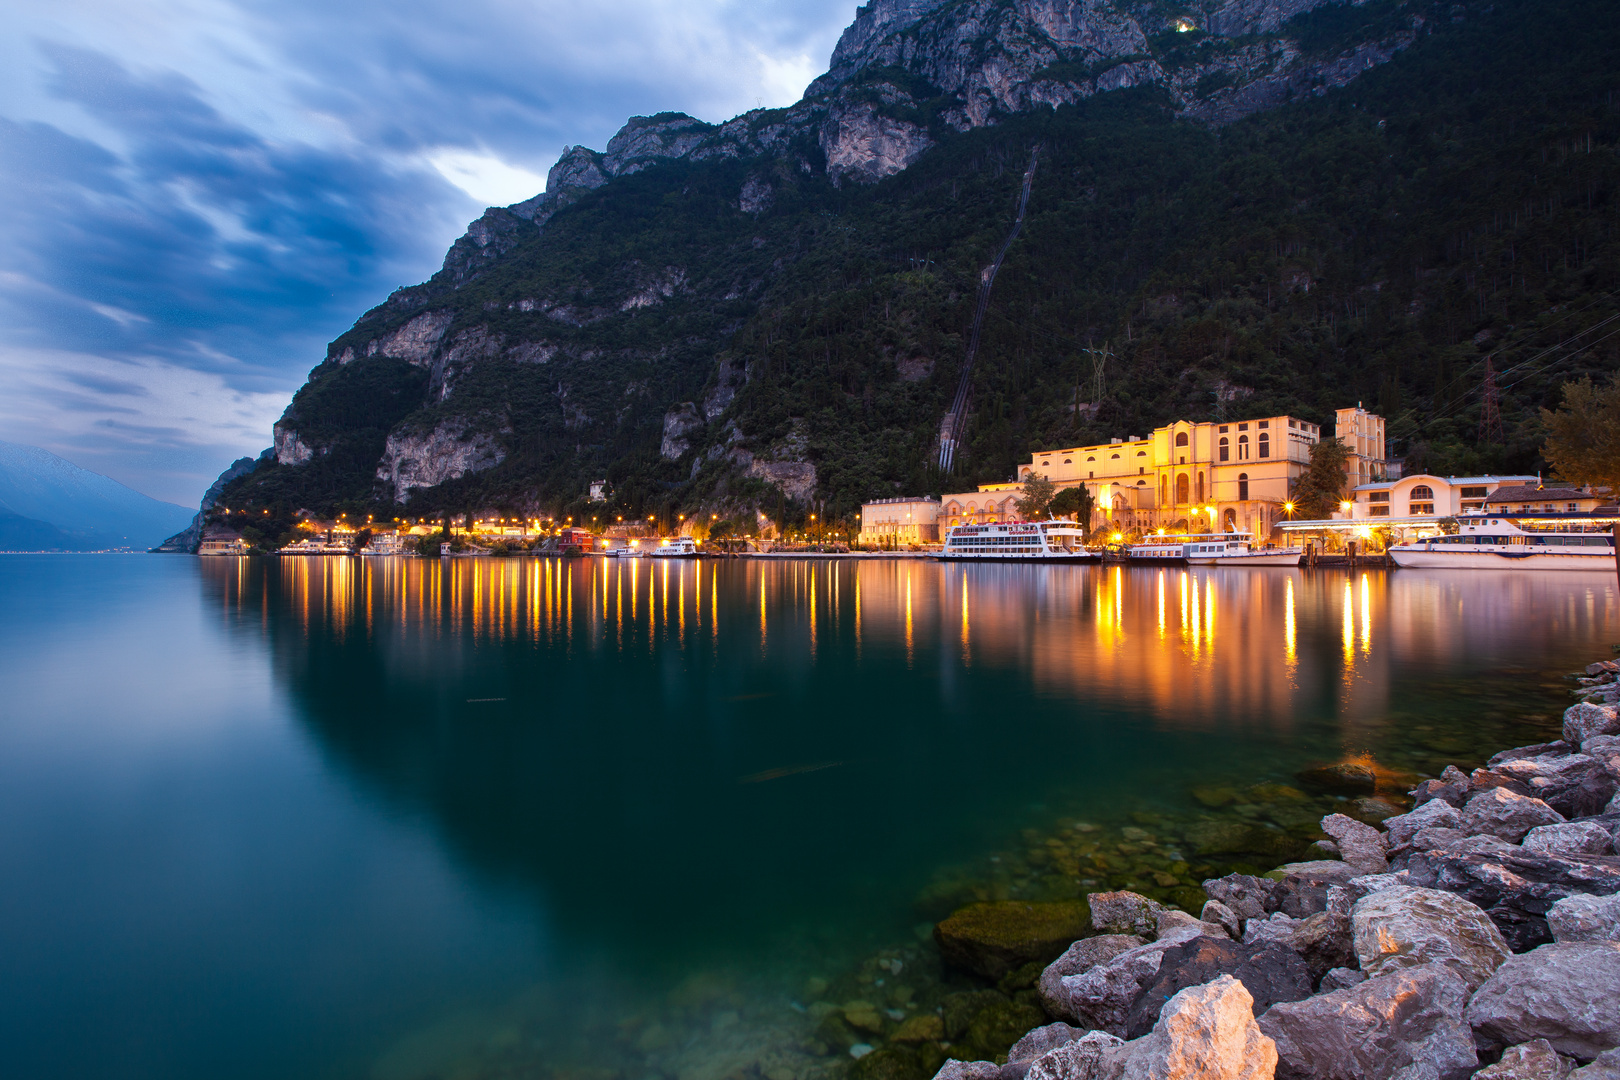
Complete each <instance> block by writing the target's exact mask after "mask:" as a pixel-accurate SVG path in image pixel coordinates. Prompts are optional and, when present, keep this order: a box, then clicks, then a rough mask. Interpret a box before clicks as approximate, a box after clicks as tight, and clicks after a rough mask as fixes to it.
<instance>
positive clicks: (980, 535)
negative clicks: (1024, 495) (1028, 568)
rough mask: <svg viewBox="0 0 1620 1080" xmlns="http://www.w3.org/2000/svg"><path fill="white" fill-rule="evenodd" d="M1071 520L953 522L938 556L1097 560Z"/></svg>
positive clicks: (995, 559) (955, 558) (987, 559)
mask: <svg viewBox="0 0 1620 1080" xmlns="http://www.w3.org/2000/svg"><path fill="white" fill-rule="evenodd" d="M1085 542H1086V531H1085V530H1084V529H1082V528H1081V527H1080V526H1079V525H1076V524H1075V523H1074V522H1072V521H1004V522H996V523H992V524H986V525H953V526H952V527H951V529H950V531H949V532H947V533H946V534H945V547H944V550H942V551H941V552H940V553H939V555H938V558H940V559H943V560H945V561H946V562H967V561H974V562H1100V561H1101V560H1102V552H1100V551H1093V550H1090V549H1088V548H1087V547H1086V546H1085Z"/></svg>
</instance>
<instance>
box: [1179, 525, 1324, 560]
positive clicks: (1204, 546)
mask: <svg viewBox="0 0 1620 1080" xmlns="http://www.w3.org/2000/svg"><path fill="white" fill-rule="evenodd" d="M1304 554H1305V549H1304V548H1268V547H1264V546H1259V547H1257V546H1256V545H1255V543H1254V538H1253V537H1251V536H1248V535H1247V534H1245V533H1224V534H1222V535H1220V536H1206V537H1197V538H1195V539H1194V540H1193V542H1191V543H1189V544H1188V545H1187V547H1186V559H1187V565H1188V566H1298V565H1299V560H1300V557H1301V556H1303V555H1304Z"/></svg>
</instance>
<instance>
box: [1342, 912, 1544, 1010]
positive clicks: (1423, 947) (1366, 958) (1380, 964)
mask: <svg viewBox="0 0 1620 1080" xmlns="http://www.w3.org/2000/svg"><path fill="white" fill-rule="evenodd" d="M1351 924H1352V927H1353V933H1354V940H1355V950H1356V959H1357V960H1359V961H1360V963H1361V970H1363V971H1365V972H1366V973H1367V974H1368V975H1369V976H1372V977H1375V978H1376V977H1377V976H1379V975H1382V974H1386V973H1388V972H1390V971H1394V970H1396V969H1398V968H1416V967H1422V966H1424V965H1428V964H1443V965H1445V966H1446V967H1449V968H1450V969H1451V970H1452V971H1454V972H1455V973H1456V974H1457V976H1458V977H1459V978H1460V979H1462V981H1463V984H1464V985H1465V986H1466V987H1467V988H1468V990H1469V992H1470V993H1471V992H1473V991H1474V990H1475V989H1477V988H1478V987H1479V984H1480V983H1482V982H1484V981H1485V980H1486V979H1488V978H1490V976H1491V974H1492V973H1493V972H1494V971H1496V969H1497V968H1498V967H1500V966H1501V964H1502V961H1504V960H1506V959H1507V958H1508V957H1509V956H1511V955H1512V953H1511V952H1509V950H1508V947H1507V942H1505V941H1503V940H1502V935H1501V933H1500V932H1499V931H1498V930H1497V929H1496V926H1495V924H1493V923H1492V922H1491V919H1490V916H1488V915H1486V914H1485V912H1484V911H1482V910H1480V909H1479V908H1477V907H1475V906H1474V905H1473V904H1470V903H1469V902H1468V901H1467V900H1464V899H1463V898H1462V897H1460V896H1456V895H1454V894H1452V893H1448V892H1441V891H1439V890H1437V889H1422V888H1413V887H1411V886H1397V887H1396V888H1393V889H1385V890H1383V891H1381V892H1376V893H1373V894H1372V895H1371V896H1368V897H1365V898H1364V899H1362V900H1360V901H1359V902H1357V904H1356V906H1355V910H1354V912H1353V913H1352V914H1351Z"/></svg>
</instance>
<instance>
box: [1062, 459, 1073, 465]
mask: <svg viewBox="0 0 1620 1080" xmlns="http://www.w3.org/2000/svg"><path fill="white" fill-rule="evenodd" d="M1063 464H1065V465H1073V464H1074V458H1064V459H1063Z"/></svg>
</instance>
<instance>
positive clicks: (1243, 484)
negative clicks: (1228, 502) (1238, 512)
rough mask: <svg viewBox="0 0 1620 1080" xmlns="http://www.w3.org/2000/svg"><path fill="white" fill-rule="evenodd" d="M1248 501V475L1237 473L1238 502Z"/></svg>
mask: <svg viewBox="0 0 1620 1080" xmlns="http://www.w3.org/2000/svg"><path fill="white" fill-rule="evenodd" d="M1248 501H1249V474H1248V473H1246V472H1240V473H1238V502H1248Z"/></svg>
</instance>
